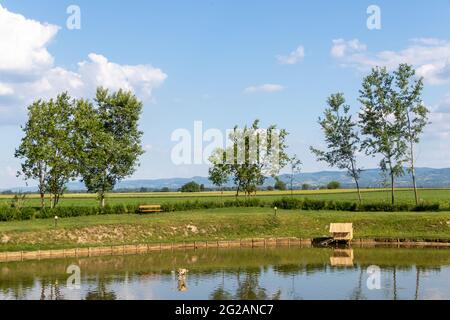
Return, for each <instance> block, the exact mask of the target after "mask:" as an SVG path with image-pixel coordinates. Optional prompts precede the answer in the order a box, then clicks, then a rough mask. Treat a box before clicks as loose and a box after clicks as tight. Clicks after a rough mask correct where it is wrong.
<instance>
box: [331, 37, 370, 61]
mask: <svg viewBox="0 0 450 320" xmlns="http://www.w3.org/2000/svg"><path fill="white" fill-rule="evenodd" d="M366 49H367V46H366V45H365V44H363V43H361V42H360V41H359V40H358V39H353V40H349V41H345V40H344V39H335V40H333V47H332V48H331V55H332V56H333V57H335V58H342V57H344V56H345V55H348V54H354V53H356V52H362V51H366Z"/></svg>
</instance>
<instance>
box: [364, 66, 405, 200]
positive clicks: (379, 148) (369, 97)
mask: <svg viewBox="0 0 450 320" xmlns="http://www.w3.org/2000/svg"><path fill="white" fill-rule="evenodd" d="M393 82H394V76H393V75H391V74H389V73H388V71H387V70H386V68H379V67H377V68H373V69H372V72H371V74H370V75H368V76H367V77H365V78H364V80H363V84H362V89H361V90H360V97H359V101H360V103H361V104H362V107H361V112H360V114H359V117H360V121H359V123H360V127H361V132H362V133H363V134H364V135H365V136H366V137H365V139H364V141H363V142H362V149H364V150H365V152H366V154H367V155H372V156H375V155H380V156H381V160H380V168H381V170H382V171H383V172H386V173H388V174H389V176H390V180H391V181H390V185H391V202H392V204H394V203H395V178H396V177H399V176H401V175H403V174H404V170H403V165H404V163H405V162H406V161H407V157H406V154H407V151H408V147H407V143H406V140H405V136H404V121H403V117H404V113H403V108H402V105H401V104H400V103H398V99H397V94H396V93H395V91H394V90H393Z"/></svg>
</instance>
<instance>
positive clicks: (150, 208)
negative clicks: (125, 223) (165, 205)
mask: <svg viewBox="0 0 450 320" xmlns="http://www.w3.org/2000/svg"><path fill="white" fill-rule="evenodd" d="M150 212H162V210H161V206H160V205H159V204H152V205H143V206H139V213H150Z"/></svg>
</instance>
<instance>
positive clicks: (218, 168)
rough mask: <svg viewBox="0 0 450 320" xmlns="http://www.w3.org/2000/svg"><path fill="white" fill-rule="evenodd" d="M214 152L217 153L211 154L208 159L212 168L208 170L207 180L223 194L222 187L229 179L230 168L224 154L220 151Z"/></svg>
mask: <svg viewBox="0 0 450 320" xmlns="http://www.w3.org/2000/svg"><path fill="white" fill-rule="evenodd" d="M216 152H218V153H217V154H213V155H211V157H210V161H211V160H212V166H211V167H210V168H209V170H208V179H209V180H210V181H211V182H212V184H213V185H215V186H217V187H218V188H219V189H220V192H221V194H223V186H224V185H225V184H226V183H227V182H228V180H229V179H230V171H229V169H230V168H229V166H228V164H227V163H226V154H225V152H223V151H221V150H218V151H216Z"/></svg>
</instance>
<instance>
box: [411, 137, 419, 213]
mask: <svg viewBox="0 0 450 320" xmlns="http://www.w3.org/2000/svg"><path fill="white" fill-rule="evenodd" d="M410 144H411V145H410V149H411V155H410V157H411V176H412V182H413V188H414V198H415V200H416V205H418V204H419V194H418V191H417V184H416V168H415V164H414V143H413V141H410Z"/></svg>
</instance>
